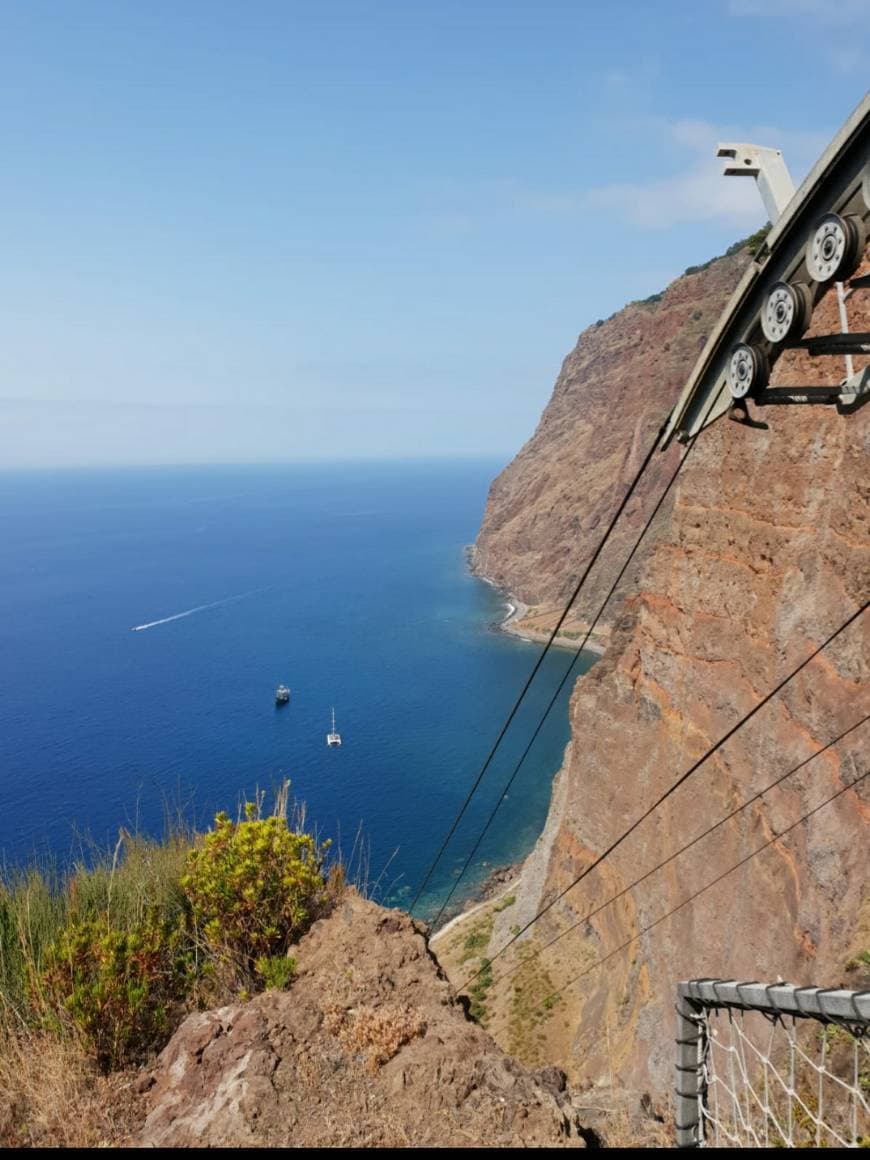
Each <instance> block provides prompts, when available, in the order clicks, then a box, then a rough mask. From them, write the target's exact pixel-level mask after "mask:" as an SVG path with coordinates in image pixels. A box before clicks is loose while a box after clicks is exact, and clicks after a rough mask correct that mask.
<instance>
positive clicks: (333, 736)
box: [326, 708, 341, 745]
mask: <svg viewBox="0 0 870 1160" xmlns="http://www.w3.org/2000/svg"><path fill="white" fill-rule="evenodd" d="M326 744H327V745H341V734H340V733H336V731H335V709H334V708H333V710H332V730H331V731H330V732H329V733H327V734H326Z"/></svg>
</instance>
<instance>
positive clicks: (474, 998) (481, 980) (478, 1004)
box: [468, 959, 493, 1027]
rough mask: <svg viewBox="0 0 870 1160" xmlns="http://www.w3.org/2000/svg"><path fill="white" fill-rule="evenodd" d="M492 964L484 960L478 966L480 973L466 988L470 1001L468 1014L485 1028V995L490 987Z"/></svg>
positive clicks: (486, 1014)
mask: <svg viewBox="0 0 870 1160" xmlns="http://www.w3.org/2000/svg"><path fill="white" fill-rule="evenodd" d="M492 983H493V979H492V963H491V962H490V961H489V959H484V960H483V962H482V963H481V966H480V973H479V974H478V976H477V978H476V979H475V981H474V982H473V983H472V984H471V986H470V987H469V988H468V997H469V999H470V1000H471V1002H470V1004H469V1008H468V1013H469V1015H470V1016H471V1018H472V1019H474V1021H475V1022H476V1023H480V1024H481V1026H483V1027H485V1026H486V1021H487V1018H488V1015H489V1012H488V1011H487V1009H486V995H487V992H488V991H489V989H490V987H491V986H492Z"/></svg>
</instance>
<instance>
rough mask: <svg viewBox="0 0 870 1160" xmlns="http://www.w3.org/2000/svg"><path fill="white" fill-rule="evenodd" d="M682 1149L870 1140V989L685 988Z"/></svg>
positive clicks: (724, 983) (679, 1118)
mask: <svg viewBox="0 0 870 1160" xmlns="http://www.w3.org/2000/svg"><path fill="white" fill-rule="evenodd" d="M676 1042H677V1063H676V1074H677V1083H676V1128H677V1139H676V1142H677V1146H678V1147H806V1146H809V1147H812V1146H816V1147H824V1146H839V1147H855V1146H858V1145H861V1144H870V991H849V990H844V989H841V988H833V987H828V988H823V987H795V986H792V985H791V984H789V983H781V982H780V983H768V984H765V983H740V982H736V981H734V980H722V979H693V980H691V981H689V982H684V983H680V984H679V985H678V987H677V1036H676Z"/></svg>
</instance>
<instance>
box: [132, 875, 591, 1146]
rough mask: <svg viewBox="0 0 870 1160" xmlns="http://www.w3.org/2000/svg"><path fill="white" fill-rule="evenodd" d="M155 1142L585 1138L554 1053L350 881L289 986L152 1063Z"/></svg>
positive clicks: (225, 1012)
mask: <svg viewBox="0 0 870 1160" xmlns="http://www.w3.org/2000/svg"><path fill="white" fill-rule="evenodd" d="M145 1079H146V1083H145V1084H143V1083H141V1082H140V1087H142V1086H149V1085H150V1090H149V1091H148V1095H147V1097H146V1098H147V1100H148V1107H149V1110H148V1116H147V1119H146V1121H145V1124H144V1127H143V1128H142V1130H141V1133H140V1134H139V1136H138V1138H137V1140H136V1143H137V1144H139V1145H140V1146H142V1145H144V1146H150V1147H189V1146H220V1147H250V1146H273V1147H341V1146H348V1147H351V1146H352V1147H365V1146H381V1147H407V1146H420V1147H425V1146H431V1147H439V1146H440V1147H450V1146H452V1147H466V1148H467V1147H480V1146H486V1147H495V1146H502V1147H522V1146H543V1145H559V1146H561V1147H584V1146H585V1144H586V1142H587V1137H588V1139H589V1140H590V1142H591V1141H592V1140H593V1139H594V1137H593V1135H592V1134H590V1133H587V1132H586V1131H585V1130H584V1129H583V1128H582V1125H581V1124H580V1122H579V1120H578V1116H577V1113H576V1112H575V1111H574V1109H573V1107H572V1103H571V1093H570V1091H568V1090H566V1087H565V1077H564V1075H563V1074H562V1073H561V1072H559V1071H558V1070H557V1069H555V1068H549V1069H544V1070H543V1071H539V1072H536V1073H533V1072H530V1071H529V1070H528V1069H526V1068H525V1067H523V1066H522V1065H521V1064H519V1063H517V1062H516V1061H515V1060H513V1059H511V1058H509V1057H507V1056H506V1055H505V1054H504V1053H503V1052H502V1051H501V1050H500V1049H499V1048H498V1047H497V1046H496V1044H495V1043H494V1042H493V1041H492V1039H491V1038H490V1037H489V1036H488V1035H487V1034H486V1032H484V1031H482V1030H481V1029H480V1027H478V1026H477V1025H476V1024H475V1023H474V1022H472V1021H471V1020H470V1019H469V1018H468V1016H467V1015H466V1013H465V1011H464V1010H463V1008H462V1006H461V1005H460V1004H459V1003H457V1001H456V998H455V996H454V994H453V992H452V990H451V988H450V985H449V983H448V982H447V980H446V978H445V977H444V975H443V974H442V973H441V971H440V970H439V968H438V966H437V964H436V962H435V961H434V960H433V958H432V957H431V955H430V954H429V952H428V949H427V946H426V940H425V938H424V936H423V933H422V931H421V929H419V928H418V927H417V926H416V925H415V924H414V923H413V922H412V921H411V920H410V919H409V918H407V916H405V915H402V914H399V913H398V912H396V911H388V910H383V909H382V908H381V907H379V906H375V905H374V904H373V903H370V902H367V901H365V900H364V899H362V898H360V897H359V896H358V895H357V894H356V893H355V892H354V891H348V892H347V894H346V895H345V897H344V899H343V900H342V901H341V902H340V903H339V904H338V906H337V907H336V909H335V911H334V912H333V913H332V914H331V915H330V917H329V918H326V919H323V920H321V921H320V922H318V923H316V924H315V926H314V927H313V928H312V929H311V931H310V932H309V933H308V934H307V935H306V936H305V937H304V938H303V939H302V941H301V942H300V944H299V948H298V976H297V978H296V979H295V981H294V983H293V985H292V987H291V989H290V990H289V991H267V992H265V993H264V994H262V995H259V996H257V997H256V998H254V999H252V1000H250V1001H249V1002H247V1003H237V1004H235V1005H233V1006H229V1007H223V1008H221V1009H220V1010H217V1011H208V1012H202V1013H198V1014H194V1015H191V1016H189V1017H188V1019H187V1020H186V1021H185V1022H184V1023H183V1024H182V1025H181V1027H180V1028H179V1030H178V1031H177V1032H176V1034H175V1035H174V1036H173V1038H172V1040H171V1041H170V1043H169V1045H168V1046H167V1047H166V1048H165V1050H164V1051H163V1053H162V1054H161V1056H160V1058H159V1060H158V1062H157V1065H156V1068H155V1069H154V1070H153V1072H152V1073H151V1074H150V1075H149V1076H147V1077H145Z"/></svg>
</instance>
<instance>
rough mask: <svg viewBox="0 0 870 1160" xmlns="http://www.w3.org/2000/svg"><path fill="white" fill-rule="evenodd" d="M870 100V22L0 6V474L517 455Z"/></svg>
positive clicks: (615, 11)
mask: <svg viewBox="0 0 870 1160" xmlns="http://www.w3.org/2000/svg"><path fill="white" fill-rule="evenodd" d="M868 77H870V0H644V2H635V0H609V2H608V0H596V2H595V3H590V2H587V0H427V2H423V0H310V2H308V3H304V4H303V3H296V2H294V0H232V2H230V0H207V2H205V0H171V2H166V0H135V2H133V0H105V2H96V0H0V148H2V158H0V165H2V178H0V243H2V244H0V464H2V465H4V466H51V465H66V464H110V463H160V462H203V461H204V462H228V461H254V460H276V459H299V458H347V457H354V458H356V457H401V458H409V457H415V456H453V455H476V454H495V455H503V456H504V457H506V458H507V457H509V456H510V455H511V454H512V453H513V452H515V451H516V450H517V449H518V448H519V446H520V445H521V444H522V443H523V442H524V440H525V439H526V438H527V437H528V436H529V435H530V434H531V432H532V430H533V428H534V425H535V423H536V421H537V418H538V415H539V414H540V411H541V408H542V407H543V405H544V404H545V402H546V400H547V398H548V397H549V394H550V391H551V389H552V384H553V380H554V378H555V376H556V374H557V372H558V369H559V365H560V362H561V360H562V358H563V357H564V355H565V354H566V353H567V352H568V350H569V349H570V348H571V347H572V346H573V344H574V342H575V341H576V337H577V334H578V332H579V331H580V330H581V329H583V328H584V327H585V326H587V325H588V324H589V323H591V322H594V321H595V320H596V319H597V318H599V317H606V316H607V315H609V314H611V313H612V312H613V311H614V310H616V309H618V308H619V307H620V306H622V305H623V304H624V303H625V302H626V301H628V300H631V299H634V298H639V297H644V296H646V295H647V294H650V293H652V292H654V291H657V290H660V289H661V288H662V287H663V286H664V285H665V284H666V283H667V282H668V281H669V280H670V279H671V278H673V277H675V276H676V275H678V274H679V273H681V272H682V270H683V269H684V268H685V267H686V266H688V265H690V264H694V263H696V262H699V261H703V260H704V259H706V258H707V257H710V256H712V255H713V254H716V253H720V252H721V251H722V250H723V249H724V248H725V247H726V246H727V245H728V244H729V243H730V242H732V241H733V240H734V239H735V238H737V237H740V236H742V235H744V234H746V233H748V232H750V230H752V229H753V228H755V227H757V226H758V225H760V224H762V222H763V219H764V215H763V212H762V210H761V204H760V201H759V200H758V198H757V194H756V192H755V190H754V186H753V184H752V182H749V181H746V182H744V181H734V180H730V181H726V180H725V179H723V178H721V177H720V176H719V172H720V165H721V162H717V161H716V160H715V158H714V156H713V154H714V152H715V145H716V142H717V140H720V139H728V138H737V139H738V140H740V139H742V140H751V141H757V142H758V143H760V144H769V145H775V146H778V147H781V148H782V149H783V150H784V152H785V154H786V159H787V161H788V163H789V165H790V167H791V169H792V171H793V174H794V176H795V177H797V178H800V177H802V176H803V175H804V173H805V172H806V170H807V169H808V168H809V166H810V164H811V163H812V161H813V160H814V159H815V157H816V156H817V154H818V152H819V151H820V150H821V148H822V147H823V146H824V144H825V143H826V141H827V140H828V139H829V138H830V136H831V134H832V133H833V132H834V131H835V130H836V129H837V128H838V127H839V125H840V124H841V123H842V122H843V121H844V120H845V118H846V116H847V115H848V113H849V112H850V111H851V109H852V108H853V106H854V105H855V104H856V103H857V102H858V101H859V100H860V98H861V97H862V96H863V94H864V91H865V89H866V86H867V80H868Z"/></svg>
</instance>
